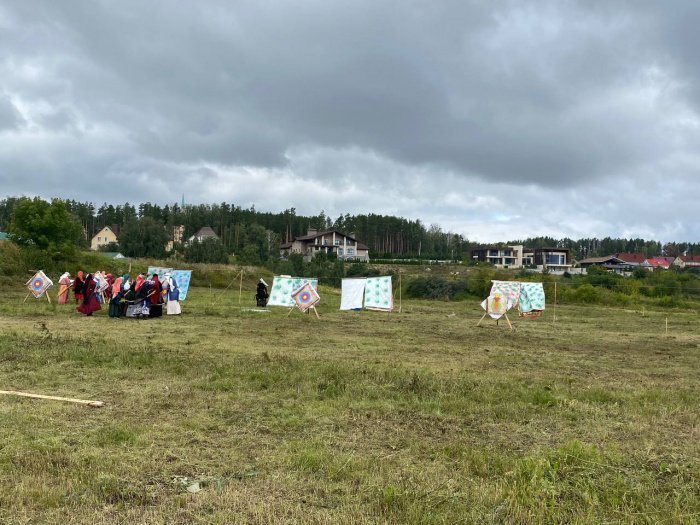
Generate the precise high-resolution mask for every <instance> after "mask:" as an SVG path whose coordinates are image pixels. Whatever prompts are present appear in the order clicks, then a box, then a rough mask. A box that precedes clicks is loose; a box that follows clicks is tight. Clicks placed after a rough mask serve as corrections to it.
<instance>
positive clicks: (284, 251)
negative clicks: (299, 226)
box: [280, 229, 369, 261]
mask: <svg viewBox="0 0 700 525" xmlns="http://www.w3.org/2000/svg"><path fill="white" fill-rule="evenodd" d="M292 253H300V254H302V255H303V256H304V260H306V261H310V260H311V259H312V258H313V257H314V256H315V255H316V254H317V253H327V254H329V255H330V254H335V255H336V256H337V257H338V259H344V260H355V261H369V248H368V247H367V246H366V245H364V244H362V243H361V242H360V241H358V240H357V239H355V237H353V236H352V235H348V234H345V233H343V232H340V231H338V230H335V229H330V230H323V231H318V230H314V229H309V230H308V232H307V234H306V235H304V236H302V237H295V238H294V240H293V241H292V242H287V243H283V244H281V245H280V256H281V257H285V258H286V257H289V255H290V254H292Z"/></svg>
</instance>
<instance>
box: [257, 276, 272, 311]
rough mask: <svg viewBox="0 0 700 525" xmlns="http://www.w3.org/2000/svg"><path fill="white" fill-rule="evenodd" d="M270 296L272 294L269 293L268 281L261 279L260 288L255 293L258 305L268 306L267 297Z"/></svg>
mask: <svg viewBox="0 0 700 525" xmlns="http://www.w3.org/2000/svg"><path fill="white" fill-rule="evenodd" d="M268 297H270V294H269V293H267V283H266V282H265V280H264V279H262V278H261V279H260V281H259V282H258V289H257V291H256V293H255V301H256V304H257V305H258V306H263V307H265V306H267V298H268Z"/></svg>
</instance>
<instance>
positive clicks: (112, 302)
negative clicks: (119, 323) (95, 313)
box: [108, 277, 124, 317]
mask: <svg viewBox="0 0 700 525" xmlns="http://www.w3.org/2000/svg"><path fill="white" fill-rule="evenodd" d="M123 283H124V277H117V278H116V279H115V281H114V282H113V283H112V286H111V288H110V295H111V297H110V299H109V311H108V315H109V316H110V317H121V316H122V305H121V301H122V297H123V296H124V292H123V288H122V286H123Z"/></svg>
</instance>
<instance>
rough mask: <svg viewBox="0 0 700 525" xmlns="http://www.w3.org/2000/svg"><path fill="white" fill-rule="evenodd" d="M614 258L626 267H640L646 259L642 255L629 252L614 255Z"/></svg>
mask: <svg viewBox="0 0 700 525" xmlns="http://www.w3.org/2000/svg"><path fill="white" fill-rule="evenodd" d="M615 257H617V258H618V259H620V260H621V261H622V262H624V263H625V264H626V265H627V266H631V267H637V266H640V265H641V264H642V263H643V262H644V260H645V259H646V258H647V256H646V255H644V254H643V253H631V252H621V253H616V254H615Z"/></svg>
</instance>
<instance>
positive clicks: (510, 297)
mask: <svg viewBox="0 0 700 525" xmlns="http://www.w3.org/2000/svg"><path fill="white" fill-rule="evenodd" d="M491 283H492V284H491V292H490V293H489V295H493V294H494V293H496V292H498V293H500V294H503V295H504V296H505V298H506V301H508V303H509V304H510V306H509V307H508V308H510V307H512V306H515V305H516V304H518V300H519V299H520V290H521V284H522V283H520V282H518V281H491Z"/></svg>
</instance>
